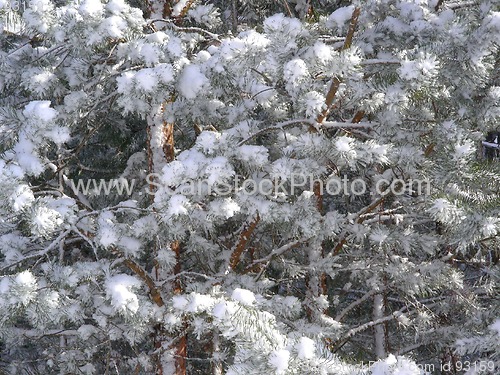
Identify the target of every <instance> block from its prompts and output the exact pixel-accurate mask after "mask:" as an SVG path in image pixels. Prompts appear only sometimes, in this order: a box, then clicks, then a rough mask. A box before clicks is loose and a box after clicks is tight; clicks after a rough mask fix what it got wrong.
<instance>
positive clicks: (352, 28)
mask: <svg viewBox="0 0 500 375" xmlns="http://www.w3.org/2000/svg"><path fill="white" fill-rule="evenodd" d="M360 13H361V9H360V8H355V9H354V11H353V12H352V17H351V22H350V23H349V30H348V31H347V36H346V38H345V41H344V46H343V47H342V50H346V49H348V48H350V47H351V45H352V38H353V37H354V32H355V31H356V26H357V25H358V19H359V15H360Z"/></svg>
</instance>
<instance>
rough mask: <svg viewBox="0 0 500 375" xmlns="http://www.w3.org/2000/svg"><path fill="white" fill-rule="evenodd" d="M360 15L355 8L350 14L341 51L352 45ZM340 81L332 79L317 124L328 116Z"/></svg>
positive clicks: (336, 78)
mask: <svg viewBox="0 0 500 375" xmlns="http://www.w3.org/2000/svg"><path fill="white" fill-rule="evenodd" d="M360 13H361V9H360V8H355V9H354V11H353V12H352V17H351V22H350V23H349V30H348V31H347V36H346V38H345V40H344V45H343V46H342V48H341V50H346V49H348V48H350V47H351V44H352V38H353V36H354V31H355V30H356V26H357V24H358V18H359V15H360ZM341 83H342V81H341V80H340V78H338V77H333V79H332V84H331V85H330V89H329V90H328V93H327V94H326V100H325V108H324V109H323V111H322V112H321V113H320V114H319V115H318V117H317V119H316V121H317V122H318V123H320V124H321V123H322V122H323V120H324V119H325V118H326V116H328V113H329V112H330V108H331V106H332V104H333V100H334V99H335V96H336V95H337V91H338V89H339V87H340V84H341Z"/></svg>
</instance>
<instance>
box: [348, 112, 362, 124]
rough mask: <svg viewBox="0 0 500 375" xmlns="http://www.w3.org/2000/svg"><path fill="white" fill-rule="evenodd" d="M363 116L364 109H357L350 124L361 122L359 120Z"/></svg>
mask: <svg viewBox="0 0 500 375" xmlns="http://www.w3.org/2000/svg"><path fill="white" fill-rule="evenodd" d="M364 116H365V111H358V112H356V114H355V115H354V117H353V118H352V121H351V123H352V124H359V123H360V122H361V120H362V119H363V117H364Z"/></svg>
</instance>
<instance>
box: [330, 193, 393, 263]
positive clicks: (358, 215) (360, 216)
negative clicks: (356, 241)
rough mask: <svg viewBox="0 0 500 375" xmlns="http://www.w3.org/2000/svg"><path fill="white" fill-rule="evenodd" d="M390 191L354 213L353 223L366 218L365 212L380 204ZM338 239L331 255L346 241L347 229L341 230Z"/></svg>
mask: <svg viewBox="0 0 500 375" xmlns="http://www.w3.org/2000/svg"><path fill="white" fill-rule="evenodd" d="M390 194H391V193H390V192H389V193H387V194H384V195H382V196H381V197H380V198H378V199H376V200H374V201H373V202H372V203H371V204H370V205H369V206H367V207H365V208H363V209H362V210H361V211H359V212H358V213H356V215H355V218H356V219H355V223H356V224H361V223H362V222H363V221H365V219H366V214H368V213H370V212H372V211H373V210H374V209H376V208H377V207H378V206H380V205H381V204H382V203H383V202H384V200H385V199H386V198H387V197H388V196H389V195H390ZM339 237H340V239H339V241H338V242H337V245H336V246H335V247H334V249H333V255H338V254H339V253H340V251H341V250H342V248H343V246H344V245H345V244H346V242H347V230H344V231H342V233H341V234H340V236H339Z"/></svg>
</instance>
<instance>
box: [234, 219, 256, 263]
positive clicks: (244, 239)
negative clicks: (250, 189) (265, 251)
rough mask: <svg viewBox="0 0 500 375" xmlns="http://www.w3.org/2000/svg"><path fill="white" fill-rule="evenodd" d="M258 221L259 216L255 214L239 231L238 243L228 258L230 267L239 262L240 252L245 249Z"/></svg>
mask: <svg viewBox="0 0 500 375" xmlns="http://www.w3.org/2000/svg"><path fill="white" fill-rule="evenodd" d="M259 221H260V216H259V214H257V216H256V217H255V219H254V220H253V221H252V222H251V223H250V225H249V226H248V227H247V228H246V229H245V230H243V231H242V232H241V234H240V238H239V240H238V244H237V245H236V248H235V249H234V251H233V253H232V254H231V258H230V259H229V266H230V267H231V269H233V270H234V269H235V268H236V266H238V263H239V262H240V258H241V254H243V251H244V250H245V248H246V246H247V243H248V241H249V240H250V236H251V235H252V233H253V231H254V230H255V228H256V227H257V224H258V223H259Z"/></svg>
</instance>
